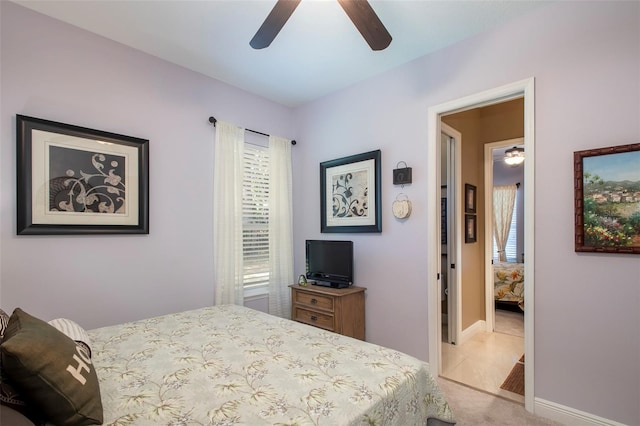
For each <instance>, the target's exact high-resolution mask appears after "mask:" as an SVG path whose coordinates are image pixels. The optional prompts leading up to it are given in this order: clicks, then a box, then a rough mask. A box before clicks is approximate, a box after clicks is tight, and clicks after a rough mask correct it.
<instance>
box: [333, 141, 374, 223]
mask: <svg viewBox="0 0 640 426" xmlns="http://www.w3.org/2000/svg"><path fill="white" fill-rule="evenodd" d="M381 159H382V153H381V151H380V150H376V151H370V152H365V153H362V154H356V155H351V156H349V157H343V158H338V159H336V160H330V161H325V162H322V163H320V211H321V213H320V231H321V232H323V233H332V232H340V233H348V232H354V233H355V232H382V202H381V201H382V183H381V177H380V175H381V173H380V169H381Z"/></svg>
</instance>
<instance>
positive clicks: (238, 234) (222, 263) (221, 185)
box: [213, 121, 244, 305]
mask: <svg viewBox="0 0 640 426" xmlns="http://www.w3.org/2000/svg"><path fill="white" fill-rule="evenodd" d="M243 157H244V129H243V128H241V127H236V126H234V125H232V124H229V123H225V122H222V121H218V122H217V123H216V136H215V142H214V160H213V236H214V238H213V279H214V286H215V304H216V305H222V304H235V305H243V304H244V289H243V282H242V280H243V276H242V273H243V272H242V270H243V263H242V185H243V182H242V177H243Z"/></svg>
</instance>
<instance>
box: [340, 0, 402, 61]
mask: <svg viewBox="0 0 640 426" xmlns="http://www.w3.org/2000/svg"><path fill="white" fill-rule="evenodd" d="M338 2H339V3H340V6H342V8H343V9H344V11H345V12H346V13H347V15H348V16H349V18H350V19H351V22H353V25H355V26H356V28H357V29H358V31H360V34H362V37H364V39H365V41H366V42H367V44H369V46H370V47H371V49H373V50H383V49H386V48H387V46H389V44H391V34H389V32H388V31H387V29H386V28H385V27H384V25H383V24H382V21H380V19H379V18H378V15H376V12H374V10H373V9H372V8H371V5H370V4H369V2H368V1H367V0H338Z"/></svg>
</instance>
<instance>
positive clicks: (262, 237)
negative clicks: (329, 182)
mask: <svg viewBox="0 0 640 426" xmlns="http://www.w3.org/2000/svg"><path fill="white" fill-rule="evenodd" d="M242 217H243V226H242V253H243V258H244V271H243V282H244V288H245V291H246V290H256V289H258V288H260V287H266V286H268V284H269V151H268V148H266V147H262V146H258V145H253V144H245V148H244V182H243V191H242ZM245 294H246V292H245Z"/></svg>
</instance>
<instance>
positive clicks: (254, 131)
mask: <svg viewBox="0 0 640 426" xmlns="http://www.w3.org/2000/svg"><path fill="white" fill-rule="evenodd" d="M217 122H218V120H216V118H215V117H209V123H211V124H213V127H215V126H216V123H217ZM245 130H246V131H247V132H251V133H255V134H258V135H262V136H266V137H269V135H268V134H266V133H262V132H259V131H257V130H251V129H245ZM297 143H298V142H296V141H295V140H292V141H291V145H295V144H297Z"/></svg>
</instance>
